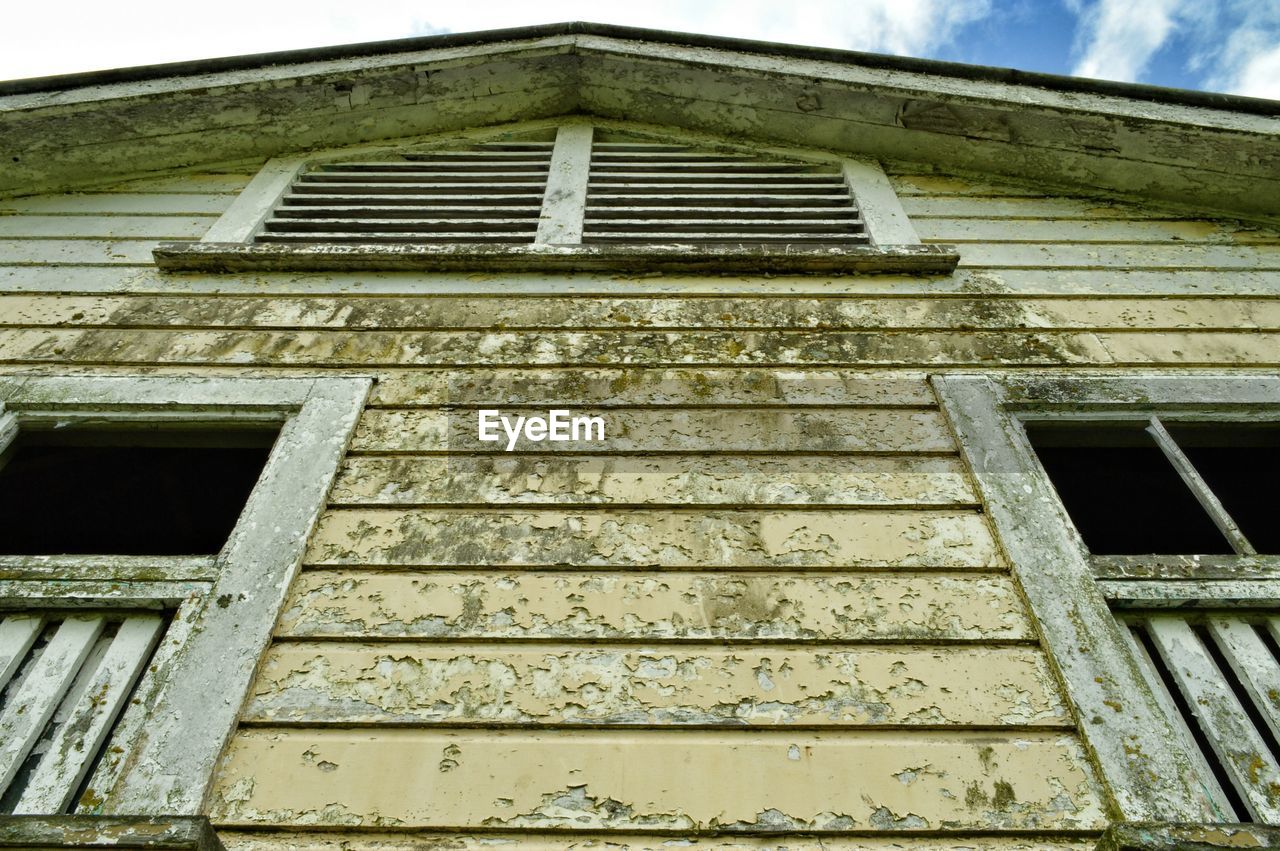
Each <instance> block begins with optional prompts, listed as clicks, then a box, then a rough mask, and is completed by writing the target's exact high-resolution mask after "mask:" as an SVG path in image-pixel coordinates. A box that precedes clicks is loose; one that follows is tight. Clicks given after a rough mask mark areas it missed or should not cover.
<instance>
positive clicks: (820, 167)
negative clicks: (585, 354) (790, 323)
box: [582, 142, 870, 245]
mask: <svg viewBox="0 0 1280 851" xmlns="http://www.w3.org/2000/svg"><path fill="white" fill-rule="evenodd" d="M582 241H583V242H584V243H597V244H598V243H638V242H646V243H655V242H658V243H787V242H799V243H831V244H838V245H867V244H870V240H869V238H868V236H867V232H866V229H865V228H864V226H863V223H862V219H861V217H860V216H859V213H858V209H857V207H856V206H855V204H854V203H853V198H852V197H851V195H850V193H849V189H848V187H847V186H846V184H845V181H844V178H843V176H842V174H841V171H840V169H839V167H838V166H835V165H830V164H822V163H796V162H785V161H782V160H770V159H764V158H758V157H751V156H747V155H742V154H723V153H709V152H700V151H698V150H696V149H694V148H691V147H687V146H683V145H664V144H651V143H641V142H596V143H595V144H594V145H593V146H592V153H591V173H590V179H589V182H588V192H587V209H586V217H585V221H584V224H583V237H582Z"/></svg>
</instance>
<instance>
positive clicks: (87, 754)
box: [14, 615, 164, 815]
mask: <svg viewBox="0 0 1280 851" xmlns="http://www.w3.org/2000/svg"><path fill="white" fill-rule="evenodd" d="M163 627H164V619H163V618H161V617H160V616H159V615H135V616H132V617H129V618H126V619H125V621H124V622H123V623H122V624H120V629H119V631H118V632H117V633H116V634H115V636H114V637H113V638H112V639H111V644H110V646H109V647H108V648H107V651H106V655H105V656H104V657H103V658H102V661H101V662H99V663H98V665H97V668H96V670H94V671H93V674H92V677H91V679H89V680H88V682H87V683H86V685H85V687H84V689H83V691H82V693H81V695H80V697H79V699H78V700H77V701H76V703H75V705H74V706H73V707H72V708H71V711H70V712H69V713H68V714H67V717H66V719H65V720H64V721H62V724H61V726H60V727H59V728H58V730H57V732H56V733H55V734H54V735H53V738H52V739H51V740H50V742H49V748H48V750H47V751H46V752H45V755H44V757H43V758H42V759H41V760H40V762H39V764H38V765H37V766H36V769H35V771H34V772H33V773H32V775H31V779H30V780H29V781H28V782H27V786H26V788H25V789H24V790H23V792H22V797H21V798H20V799H19V801H18V805H17V806H16V807H15V808H14V813H15V814H16V815H38V814H46V813H59V812H62V811H63V810H64V809H65V808H66V807H67V805H68V804H70V803H72V798H73V796H74V795H75V793H76V791H77V790H78V789H79V788H80V781H82V780H83V779H84V777H85V775H86V774H87V773H88V771H89V768H90V767H91V765H92V763H93V760H94V758H95V757H96V756H97V754H98V751H99V750H100V749H101V748H102V746H103V744H105V742H106V739H107V736H108V734H110V732H111V727H112V725H113V724H115V721H116V718H117V717H118V716H119V714H120V711H121V710H122V709H123V708H124V702H125V698H126V697H128V696H129V692H130V690H131V689H132V688H133V684H134V682H135V681H136V680H137V678H138V676H139V675H140V674H141V673H142V669H143V668H144V667H145V666H146V664H147V662H148V661H149V660H150V658H151V651H152V649H153V648H154V647H155V644H156V641H157V640H158V639H159V637H160V632H161V630H162V629H163Z"/></svg>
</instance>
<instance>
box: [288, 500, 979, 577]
mask: <svg viewBox="0 0 1280 851" xmlns="http://www.w3.org/2000/svg"><path fill="white" fill-rule="evenodd" d="M306 561H307V563H309V564H312V565H316V566H330V567H334V566H339V565H369V566H373V565H399V566H441V567H444V566H450V565H477V566H480V565H483V566H495V567H496V566H502V565H530V566H535V565H551V566H556V565H559V566H564V567H572V566H590V567H596V566H599V567H605V566H612V567H619V568H631V567H646V566H660V567H673V568H690V567H698V568H720V567H787V566H790V567H813V568H833V567H936V568H990V567H999V566H1003V562H1002V561H1001V558H1000V555H999V553H998V551H997V549H996V546H995V542H994V541H993V540H992V537H991V532H990V531H989V529H988V527H987V525H986V522H985V520H984V518H983V517H982V516H981V515H980V514H977V513H974V512H965V511H914V510H913V511H901V510H858V511H830V510H806V511H795V510H792V511H783V510H764V511H761V510H757V511H745V510H738V511H697V512H670V511H657V510H650V511H644V510H630V511H627V510H592V511H580V512H573V511H553V510H502V511H482V512H476V511H445V510H412V511H405V510H403V509H375V508H371V509H345V510H341V511H330V512H328V513H327V514H325V515H323V516H322V517H321V519H320V523H319V526H318V527H317V529H316V532H315V534H314V536H313V537H312V540H311V547H310V549H309V551H308V553H307V557H306Z"/></svg>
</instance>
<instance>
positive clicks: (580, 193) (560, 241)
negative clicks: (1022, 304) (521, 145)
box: [533, 123, 593, 245]
mask: <svg viewBox="0 0 1280 851" xmlns="http://www.w3.org/2000/svg"><path fill="white" fill-rule="evenodd" d="M592 134H593V129H592V127H591V125H590V124H576V123H575V124H565V125H562V126H561V127H560V129H559V130H557V131H556V143H555V147H553V148H552V149H551V166H550V168H549V169H548V171H547V188H546V190H545V191H544V192H543V193H542V212H541V213H540V214H539V216H538V233H537V236H536V237H534V240H533V242H534V244H535V245H579V244H581V243H582V223H583V219H584V218H585V217H586V214H587V183H588V181H589V180H590V177H591V138H592Z"/></svg>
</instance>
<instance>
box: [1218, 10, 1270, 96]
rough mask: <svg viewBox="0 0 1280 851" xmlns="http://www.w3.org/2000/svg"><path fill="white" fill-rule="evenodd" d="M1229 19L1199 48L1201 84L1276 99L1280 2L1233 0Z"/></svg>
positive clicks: (1234, 92) (1236, 92)
mask: <svg viewBox="0 0 1280 851" xmlns="http://www.w3.org/2000/svg"><path fill="white" fill-rule="evenodd" d="M1229 11H1230V12H1231V22H1230V24H1229V25H1227V26H1225V27H1221V28H1220V29H1219V32H1218V33H1217V34H1216V35H1217V37H1216V38H1214V39H1213V40H1212V41H1211V42H1210V43H1208V44H1206V45H1204V47H1203V48H1202V56H1201V57H1200V61H1199V65H1200V67H1201V68H1205V69H1208V71H1209V73H1208V75H1207V78H1206V79H1205V86H1206V87H1207V88H1210V89H1214V90H1217V91H1224V92H1231V93H1233V94H1238V95H1249V96H1251V97H1263V98H1273V99H1277V100H1280V5H1273V4H1268V3H1255V2H1243V1H1242V0H1236V2H1233V3H1232V4H1231V5H1230V7H1229Z"/></svg>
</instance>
